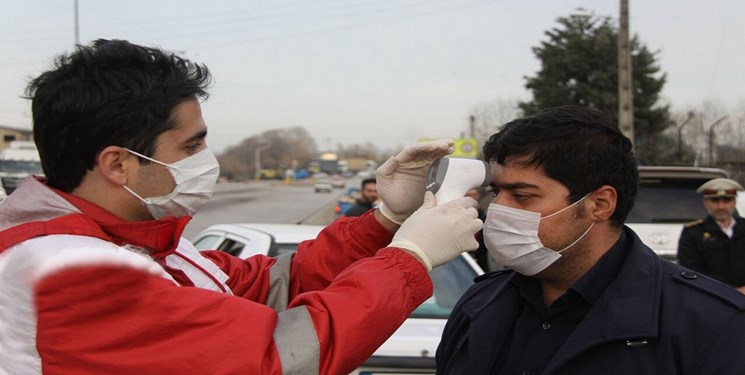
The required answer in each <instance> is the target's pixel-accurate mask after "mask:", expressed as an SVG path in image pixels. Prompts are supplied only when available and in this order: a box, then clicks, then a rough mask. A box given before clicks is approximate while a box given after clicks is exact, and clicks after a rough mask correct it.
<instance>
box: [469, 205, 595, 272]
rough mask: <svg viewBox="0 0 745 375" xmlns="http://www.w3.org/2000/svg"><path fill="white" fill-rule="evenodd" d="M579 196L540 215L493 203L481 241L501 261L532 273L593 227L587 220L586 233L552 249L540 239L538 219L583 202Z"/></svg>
mask: <svg viewBox="0 0 745 375" xmlns="http://www.w3.org/2000/svg"><path fill="white" fill-rule="evenodd" d="M588 195H590V194H589V193H588V194H587V195H585V196H584V197H582V199H580V200H578V201H576V202H574V203H572V204H571V205H569V206H567V207H564V208H562V209H561V210H559V211H557V212H554V213H553V214H551V215H547V216H544V217H543V218H541V214H540V213H538V212H533V211H526V210H520V209H517V208H511V207H507V206H502V205H499V204H495V203H492V204H490V205H489V210H488V211H487V213H486V220H485V221H484V232H483V233H484V244H485V245H486V248H487V249H488V250H489V253H490V254H491V255H492V256H493V257H494V259H496V260H497V262H499V263H501V264H502V265H504V266H506V267H509V268H512V269H513V270H515V271H516V272H519V273H521V274H523V275H526V276H532V275H535V274H537V273H538V272H541V271H543V270H545V269H546V268H548V266H550V265H552V264H553V263H554V262H556V261H557V260H558V259H559V258H561V252H562V251H564V250H566V249H568V248H570V247H572V246H574V245H575V244H576V243H577V242H579V241H580V240H581V239H582V238H584V237H585V235H586V234H587V233H588V232H589V231H590V229H592V226H593V225H595V222H593V223H592V224H590V227H589V228H587V230H586V231H585V233H583V234H582V235H581V236H579V238H577V239H576V240H575V241H574V242H572V243H571V244H570V245H569V246H567V247H565V248H563V249H561V250H559V251H554V250H551V249H549V248H547V247H545V246H543V243H541V239H540V238H539V237H538V227H539V226H540V224H541V220H545V219H548V218H550V217H552V216H554V215H558V214H560V213H561V212H564V211H565V210H567V209H569V208H570V207H574V206H575V205H577V204H579V202H582V201H583V200H584V199H585V198H587V196H588Z"/></svg>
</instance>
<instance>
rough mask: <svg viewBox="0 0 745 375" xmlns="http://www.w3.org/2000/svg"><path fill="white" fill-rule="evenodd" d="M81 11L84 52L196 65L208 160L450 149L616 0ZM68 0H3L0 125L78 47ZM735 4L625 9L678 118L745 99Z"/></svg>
mask: <svg viewBox="0 0 745 375" xmlns="http://www.w3.org/2000/svg"><path fill="white" fill-rule="evenodd" d="M78 1H79V3H78V4H79V15H80V16H79V31H80V32H79V35H80V42H81V43H87V42H90V41H91V40H94V39H97V38H108V39H113V38H116V39H126V40H129V41H132V42H135V43H139V44H145V45H153V46H160V47H162V48H164V49H168V50H171V51H178V52H179V53H180V54H182V55H184V56H186V57H188V58H190V59H192V60H195V61H197V62H201V63H205V64H207V65H208V67H209V68H210V69H211V71H212V73H213V75H214V76H215V86H214V87H213V89H212V90H211V94H212V95H211V98H210V99H209V101H208V102H206V103H205V104H204V112H205V119H206V121H207V124H208V126H209V134H210V135H209V137H208V143H210V145H211V146H212V147H213V148H214V149H215V150H216V151H218V152H219V151H222V150H224V148H225V147H227V146H230V145H234V144H236V143H238V142H239V141H240V140H242V139H243V138H246V137H249V136H251V135H253V134H257V133H259V132H261V131H263V130H267V129H275V128H286V127H291V126H303V127H305V128H306V129H307V130H308V131H309V132H310V134H311V135H312V136H313V137H314V138H315V139H316V141H317V143H318V145H319V147H320V148H321V149H325V148H327V147H332V148H333V147H335V145H336V144H337V143H342V144H345V145H348V144H352V143H365V142H368V141H370V142H373V143H375V144H377V145H379V147H382V148H392V147H397V146H399V145H407V144H410V143H412V142H415V141H416V139H418V138H422V137H428V138H429V137H457V136H459V134H460V133H461V132H462V131H464V130H466V129H467V126H468V116H469V114H470V113H471V112H472V110H473V109H474V108H475V107H476V106H479V105H483V104H485V103H489V102H493V101H498V100H516V99H520V100H526V99H529V98H530V96H529V93H528V92H527V91H526V90H525V89H524V83H525V80H524V77H525V76H526V75H533V74H534V73H535V72H536V71H537V69H538V68H539V63H538V61H537V59H536V58H535V57H534V55H533V53H532V51H531V48H532V47H534V46H537V45H539V43H540V42H541V41H544V40H546V38H545V36H544V32H545V31H546V30H549V29H551V28H554V27H556V26H557V23H556V19H557V18H558V17H564V16H568V15H569V14H571V13H572V12H574V11H575V10H576V9H577V8H580V7H581V8H584V9H586V10H587V11H591V12H594V13H595V14H598V15H603V16H612V17H614V18H615V17H617V15H618V6H619V1H618V0H522V1H511V0H492V1H475V0H375V1H372V0H369V1H362V0H356V1H355V0H273V1H255V0H234V1H215V2H205V1H193V0H127V1H107V0H99V1H91V0H78ZM74 4H75V2H74V0H66V1H63V0H27V1H16V0H0V9H2V11H0V30H2V34H0V71H1V72H2V74H0V124H3V125H12V126H19V127H28V128H30V126H31V121H30V119H29V103H28V102H27V101H26V100H23V99H20V96H21V95H22V93H23V90H24V87H25V84H26V82H27V80H28V77H30V76H35V75H37V74H38V73H40V72H41V71H42V70H44V69H45V68H46V67H47V66H48V64H49V62H50V61H51V59H52V58H53V57H54V55H56V54H58V53H60V52H63V51H70V50H71V49H72V47H73V44H74V42H75V32H74V30H75V27H74V25H75V22H74ZM743 17H745V1H742V0H706V1H703V0H647V1H634V0H630V27H631V32H632V33H633V34H636V35H638V36H639V37H640V38H641V40H642V41H643V42H644V43H645V44H646V45H647V46H648V47H649V48H650V49H651V50H653V51H655V50H658V51H659V55H658V56H659V63H660V65H661V67H662V69H663V70H664V71H665V72H666V73H667V75H668V83H667V85H666V87H665V89H664V91H663V94H664V98H665V100H666V101H667V102H668V103H670V104H671V105H672V107H673V109H687V108H688V107H689V106H691V105H698V104H700V103H701V102H702V101H703V100H706V99H708V100H714V101H717V102H721V103H723V104H724V105H728V106H734V105H736V104H738V103H745V101H744V100H745V74H744V73H743V72H744V70H745V18H743Z"/></svg>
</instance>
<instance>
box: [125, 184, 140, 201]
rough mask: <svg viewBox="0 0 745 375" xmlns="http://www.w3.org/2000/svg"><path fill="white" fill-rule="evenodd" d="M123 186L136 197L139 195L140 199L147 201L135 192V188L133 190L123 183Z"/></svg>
mask: <svg viewBox="0 0 745 375" xmlns="http://www.w3.org/2000/svg"><path fill="white" fill-rule="evenodd" d="M122 187H123V188H124V190H126V191H128V192H129V193H130V194H132V195H134V196H135V197H137V199H139V200H141V201H143V202H144V201H145V199H144V198H142V197H141V196H140V195H139V194H137V193H135V192H134V190H132V189H130V188H129V187H127V185H122Z"/></svg>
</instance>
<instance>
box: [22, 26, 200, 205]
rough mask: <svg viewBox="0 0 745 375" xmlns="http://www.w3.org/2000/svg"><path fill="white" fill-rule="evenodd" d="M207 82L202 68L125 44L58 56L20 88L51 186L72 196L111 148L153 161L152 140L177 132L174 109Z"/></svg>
mask: <svg viewBox="0 0 745 375" xmlns="http://www.w3.org/2000/svg"><path fill="white" fill-rule="evenodd" d="M211 83H212V76H211V75H210V73H209V70H208V69H207V67H206V66H204V65H199V64H195V63H192V62H191V61H189V60H187V59H184V58H181V57H178V56H176V55H175V54H173V53H168V52H166V51H163V50H161V49H158V48H149V47H143V46H138V45H135V44H132V43H129V42H127V41H124V40H105V39H98V40H96V41H94V42H93V43H91V45H88V46H78V47H77V48H76V50H75V52H73V53H71V54H62V55H59V56H58V57H57V58H56V59H55V63H54V66H53V68H52V69H50V70H48V71H46V72H44V73H42V74H41V75H39V76H38V77H37V78H35V79H33V80H31V82H30V83H29V85H28V87H27V88H26V97H27V98H28V99H31V107H32V111H33V120H34V128H33V133H34V141H35V142H36V145H37V147H38V149H39V155H40V156H41V163H42V168H43V170H44V174H45V175H46V177H47V178H48V180H49V185H50V186H52V187H55V188H57V189H60V190H62V191H65V192H70V191H72V190H73V189H75V188H76V187H78V185H80V182H81V181H82V179H83V177H84V176H85V174H86V173H87V171H88V170H92V169H93V167H94V166H95V163H96V157H97V155H98V154H99V153H100V152H101V150H103V149H104V148H106V147H108V146H111V145H115V146H121V147H126V148H129V149H132V150H134V151H136V152H139V153H141V154H144V155H147V156H152V154H153V153H154V152H155V144H156V138H157V137H158V136H159V135H160V134H162V133H163V132H165V131H168V130H170V129H173V128H174V127H175V126H176V124H175V122H174V120H173V117H172V115H173V109H174V107H176V106H177V105H179V104H181V103H182V102H184V101H186V100H189V99H206V98H207V96H208V94H207V88H208V87H209V86H210V85H211Z"/></svg>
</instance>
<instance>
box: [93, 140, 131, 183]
mask: <svg viewBox="0 0 745 375" xmlns="http://www.w3.org/2000/svg"><path fill="white" fill-rule="evenodd" d="M96 161H97V163H98V165H96V167H95V168H98V170H99V173H100V174H101V175H102V176H103V177H104V178H105V179H106V180H108V181H109V182H110V183H112V184H115V185H119V186H123V185H126V184H127V179H128V177H131V176H132V173H135V170H134V167H135V164H139V161H138V158H137V157H136V156H134V155H132V154H131V153H129V152H128V151H127V150H125V149H123V148H121V147H118V146H108V147H106V148H104V149H103V150H101V152H100V153H99V154H98V157H97V158H96Z"/></svg>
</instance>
